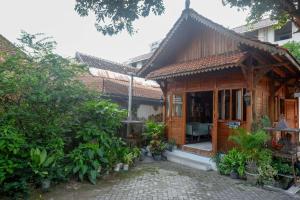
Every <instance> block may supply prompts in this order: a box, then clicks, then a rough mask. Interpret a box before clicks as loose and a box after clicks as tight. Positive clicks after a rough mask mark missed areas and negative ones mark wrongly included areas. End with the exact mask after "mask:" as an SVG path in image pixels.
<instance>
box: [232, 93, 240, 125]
mask: <svg viewBox="0 0 300 200" xmlns="http://www.w3.org/2000/svg"><path fill="white" fill-rule="evenodd" d="M231 98H232V119H233V120H242V90H232V97H231Z"/></svg>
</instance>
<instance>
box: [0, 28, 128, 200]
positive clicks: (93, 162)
mask: <svg viewBox="0 0 300 200" xmlns="http://www.w3.org/2000/svg"><path fill="white" fill-rule="evenodd" d="M20 41H21V42H22V44H23V45H22V46H21V49H22V51H23V52H17V53H16V55H13V56H8V57H5V60H4V61H3V62H0V194H1V195H2V194H5V195H13V196H20V195H19V194H27V193H28V185H29V183H30V184H33V185H39V184H40V181H41V179H45V178H47V179H50V180H51V181H55V182H60V181H63V180H67V179H68V178H69V177H70V174H73V173H72V172H74V174H76V175H78V176H79V178H80V179H83V178H84V177H87V178H88V179H89V180H90V181H91V182H92V183H95V181H96V177H97V176H98V175H99V171H98V170H99V169H103V170H104V169H105V170H109V169H111V167H112V166H113V165H114V164H115V163H116V162H118V161H119V160H121V159H122V158H123V157H122V156H123V155H122V154H121V152H122V151H123V150H124V148H126V146H125V144H124V142H123V141H122V140H121V139H120V138H119V137H117V135H116V133H117V131H118V128H119V127H120V125H121V120H122V119H123V118H124V117H125V116H126V111H124V110H122V109H120V108H119V106H118V105H116V104H114V103H111V102H110V101H108V100H104V99H102V98H101V96H100V95H99V94H97V93H95V92H94V91H90V90H88V89H87V88H86V87H85V86H84V85H83V84H82V83H81V82H79V81H78V80H77V78H76V77H77V76H79V75H81V73H85V72H86V68H85V66H82V65H78V64H76V63H74V62H73V61H72V60H69V59H65V58H63V57H61V56H59V55H57V54H55V53H54V52H53V50H54V49H55V46H56V43H55V42H54V41H51V40H50V38H45V37H44V38H43V35H42V34H36V35H30V34H27V33H25V32H23V33H22V35H21V39H20ZM24 52H25V53H26V54H25V53H24Z"/></svg>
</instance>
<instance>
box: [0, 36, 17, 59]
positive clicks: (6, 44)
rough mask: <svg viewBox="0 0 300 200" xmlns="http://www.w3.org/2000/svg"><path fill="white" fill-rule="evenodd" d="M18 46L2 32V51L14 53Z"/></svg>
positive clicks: (0, 43)
mask: <svg viewBox="0 0 300 200" xmlns="http://www.w3.org/2000/svg"><path fill="white" fill-rule="evenodd" d="M15 51H16V47H15V46H14V45H13V44H12V43H11V42H10V41H9V40H7V39H6V38H5V37H3V36H2V35H1V34H0V53H8V54H14V53H15Z"/></svg>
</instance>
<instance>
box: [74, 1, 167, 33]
mask: <svg viewBox="0 0 300 200" xmlns="http://www.w3.org/2000/svg"><path fill="white" fill-rule="evenodd" d="M164 9H165V8H164V4H163V0H127V1H124V0H114V1H112V0H93V1H91V0H76V5H75V11H76V12H77V13H78V14H79V15H80V16H88V15H89V14H90V12H93V13H94V14H95V16H96V23H95V26H96V28H97V30H98V31H99V32H102V33H103V34H104V35H106V34H108V35H114V34H117V33H119V32H120V31H122V30H124V29H126V30H127V31H128V32H129V33H130V34H132V33H134V28H133V24H132V23H133V22H134V21H135V20H137V19H139V18H140V17H147V16H148V15H149V14H150V13H153V14H155V15H161V14H162V13H163V12H164Z"/></svg>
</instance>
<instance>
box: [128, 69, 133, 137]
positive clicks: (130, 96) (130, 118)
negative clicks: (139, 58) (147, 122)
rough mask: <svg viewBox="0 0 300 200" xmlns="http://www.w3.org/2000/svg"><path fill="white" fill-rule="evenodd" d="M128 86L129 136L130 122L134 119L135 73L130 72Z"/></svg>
mask: <svg viewBox="0 0 300 200" xmlns="http://www.w3.org/2000/svg"><path fill="white" fill-rule="evenodd" d="M129 76H130V78H129V87H128V118H127V137H128V136H129V134H130V122H131V121H132V88H133V73H130V74H129Z"/></svg>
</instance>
